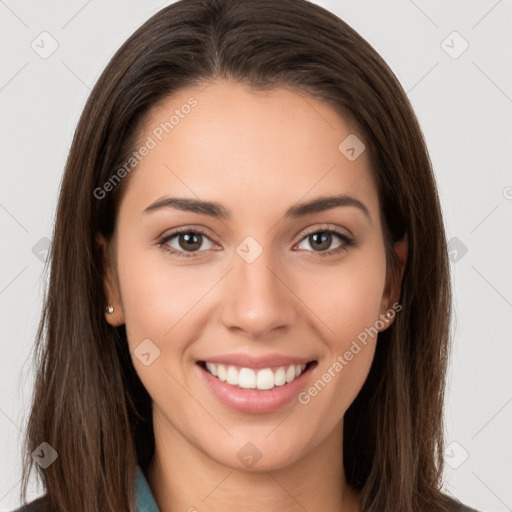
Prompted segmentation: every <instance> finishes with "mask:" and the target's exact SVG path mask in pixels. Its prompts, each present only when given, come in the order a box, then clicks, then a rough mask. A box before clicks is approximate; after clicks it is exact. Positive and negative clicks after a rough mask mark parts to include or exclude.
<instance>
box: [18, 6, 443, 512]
mask: <svg viewBox="0 0 512 512" xmlns="http://www.w3.org/2000/svg"><path fill="white" fill-rule="evenodd" d="M219 77H223V78H228V79H230V80H234V81H236V82H240V83H244V84H246V85H248V86H251V87H254V88H276V87H288V88H291V89H293V90H295V91H298V92H301V93H306V94H310V95H314V96H315V97H317V98H319V99H321V100H323V101H326V102H328V103H329V105H330V106H332V108H334V109H336V111H337V112H339V113H340V114H341V115H342V116H343V117H344V118H345V119H348V120H350V122H351V123H352V124H353V125H354V126H355V127H357V130H358V133H359V134H360V136H361V138H362V139H363V140H364V143H365V145H366V148H367V151H368V152H369V153H368V154H369V155H370V161H371V165H372V171H373V175H374V179H375V183H376V186H377V189H378V194H379V202H380V209H381V217H382V220H383V226H384V235H385V243H386V254H387V258H388V271H389V273H388V274H389V276H391V275H396V272H397V260H396V259H395V258H394V251H393V248H392V247H393V243H394V242H395V241H398V240H401V239H402V238H403V236H404V235H405V234H407V236H408V258H407V264H406V267H405V271H404V274H403V280H402V284H401V289H400V290H399V302H400V304H401V305H402V308H403V309H402V312H401V313H400V314H398V315H397V317H396V318H395V322H394V323H393V324H392V326H391V327H390V328H389V329H388V330H386V331H384V332H382V333H381V334H380V335H379V343H378V344H377V350H376V353H375V358H374V361H373V364H372V367H371V370H370V373H369V376H368V378H367V380H366V382H365V384H364V386H363V388H362V389H361V391H360V393H359V394H358V396H357V398H356V399H355V401H354V402H353V403H352V405H351V406H350V408H349V409H348V411H347V412H346V414H345V421H344V454H343V455H344V465H345V472H346V478H347V481H348V483H349V484H350V485H352V486H354V487H355V488H357V489H358V490H361V491H362V510H363V511H365V512H370V511H375V512H377V511H378V512H391V511H393V512H411V511H422V512H424V511H426V510H429V511H448V510H452V509H453V505H452V504H453V502H452V501H451V500H450V499H449V498H448V497H447V496H446V495H444V494H443V493H442V492H441V484H442V482H441V479H442V472H443V458H442V454H443V448H444V446H443V443H444V439H443V438H444V427H443V402H444V387H445V373H446V369H447V364H448V356H449V348H450V347H449V343H450V338H449V322H450V312H451V291H450V279H449V264H448V258H447V248H446V239H445V232H444V226H443V220H442V215H441V209H440V203H439V198H438V195H437V190H436V185H435V180H434V176H433V172H432V168H431V162H430V160H429V156H428V153H427V149H426V145H425V142H424V139H423V135H422V133H421V130H420V127H419V125H418V122H417V119H416V117H415V115H414V113H413V110H412V108H411V105H410V103H409V101H408V99H407V97H406V94H405V93H404V91H403V89H402V87H401V86H400V84H399V82H398V80H397V79H396V77H395V76H394V74H393V73H392V72H391V70H390V69H389V67H388V66H387V65H386V64H385V62H384V61H383V60H382V58H381V57H380V56H379V55H378V54H377V53H376V51H375V50H374V49H373V48H372V47H371V46H370V45H369V44H368V43H367V42H366V41H365V40H364V39H363V38H362V37H361V36H359V35H358V34H357V33H356V32H355V31H354V30H353V29H352V28H351V27H349V26H348V25H347V24H346V23H345V22H344V21H342V20H341V19H339V18H338V17H336V16H335V15H334V14H332V13H330V12H329V11H327V10H325V9H323V8H321V7H319V6H317V5H314V4H312V3H309V2H307V1H305V0H251V1H237V0H181V1H178V2H176V3H174V4H171V5H169V6H167V7H165V8H164V9H162V10H161V11H160V12H158V13H157V14H155V15H154V16H153V17H152V18H151V19H149V20H148V21H147V22H146V23H145V24H144V25H143V26H142V27H140V28H139V29H138V30H137V31H136V32H135V33H134V34H133V35H132V36H131V37H130V38H129V39H128V40H127V41H126V42H125V43H124V44H123V45H122V47H121V48H120V49H119V50H118V51H117V53H116V54H115V55H114V57H113V58H112V59H111V61H110V63H109V64H108V66H107V67H106V69H105V70H104V72H103V73H102V75H101V76H100V78H99V80H98V82H97V83H96V86H95V87H94V89H93V91H92V93H91V95H90V97H89V99H88V101H87V104H86V106H85V109H84V111H83V114H82V116H81V118H80V121H79V123H78V126H77V129H76V132H75V136H74V139H73V143H72V146H71V150H70V153H69V156H68V160H67V163H66V169H65V173H64V178H63V181H62V185H61V191H60V197H59V203H58V208H57V213H56V219H55V226H54V233H53V240H52V244H51V247H50V252H49V261H50V267H49V269H50V278H49V285H48V288H47V290H46V297H45V303H44V309H43V314H42V318H41V323H40V326H39V329H38V333H37V340H36V343H35V345H34V364H35V365H36V369H37V373H36V382H35V389H34V396H33V404H32V409H31V412H30V417H29V419H28V428H27V436H26V445H25V454H24V461H23V464H24V465H23V483H22V490H21V495H22V499H24V500H25V501H26V498H23V496H26V487H27V482H28V479H29V475H30V473H31V471H32V469H33V465H34V462H33V460H32V457H31V453H32V451H33V450H34V449H35V448H36V447H37V446H39V445H40V443H42V442H47V443H48V444H49V445H51V446H52V447H53V448H54V449H55V450H56V451H57V452H58V459H57V460H56V461H55V462H54V463H53V464H51V465H50V466H49V467H48V468H47V469H42V468H41V467H39V466H36V468H37V472H38V475H39V476H40V478H42V480H43V482H44V486H45V489H46V491H47V501H48V503H50V504H51V506H52V507H53V509H54V510H58V511H69V510H73V511H75V510H81V511H84V512H89V511H90V512H92V511H94V512H97V511H98V510H108V511H111V512H119V511H120V510H129V511H130V512H133V511H134V510H135V502H134V480H135V464H136V463H138V464H139V465H140V466H141V467H142V468H143V469H144V470H145V469H146V468H147V467H148V464H149V462H150V461H151V458H152V455H153V451H154V436H153V426H152V416H151V398H150V396H149V395H148V393H147V392H146V390H145V388H144V387H143V385H142V383H141V381H140V380H139V378H138V376H137V374H136V371H135V369H134V367H133V365H132V361H131V358H130V354H129V349H128V344H127V338H126V332H125V328H124V326H121V327H117V328H113V327H111V326H110V325H109V324H108V323H107V322H106V321H105V318H104V307H105V304H106V296H105V291H104V286H103V270H104V264H103V261H102V257H101V254H100V252H99V250H98V248H97V246H96V242H95V239H96V235H97V233H102V234H103V235H104V236H105V237H106V238H107V239H108V238H109V237H110V236H111V235H112V233H113V229H114V224H115V219H116V214H117V210H118V206H119V202H120V199H121V197H122V193H123V190H124V189H125V188H126V184H127V182H128V181H129V177H126V178H124V179H123V180H122V181H121V183H120V184H119V186H117V187H115V188H114V190H112V191H111V192H108V193H106V194H104V197H98V195H99V194H98V193H96V194H95V191H97V190H98V188H101V187H102V186H103V185H104V184H105V183H106V182H107V181H108V180H109V179H110V178H111V177H112V175H113V173H114V172H115V171H116V169H118V168H119V167H120V166H122V165H123V163H124V162H126V160H127V158H129V155H130V153H131V152H132V151H134V149H135V148H134V146H135V142H136V140H137V136H138V135H137V134H138V130H139V129H140V126H141V121H142V120H143V118H144V116H145V115H146V114H147V113H148V111H149V109H150V108H151V107H152V106H154V105H155V104H156V103H157V102H158V101H160V100H162V99H163V98H165V97H166V96H168V95H170V94H173V93H175V92H177V91H179V90H181V89H183V88H185V87H187V86H191V85H197V84H200V83H207V82H209V81H212V80H215V79H217V78H219ZM340 142H341V141H340ZM133 172H136V169H135V170H134V171H133Z"/></svg>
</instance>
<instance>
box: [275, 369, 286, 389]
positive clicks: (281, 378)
mask: <svg viewBox="0 0 512 512" xmlns="http://www.w3.org/2000/svg"><path fill="white" fill-rule="evenodd" d="M285 383H286V373H285V371H284V368H282V367H281V368H279V370H277V372H276V373H274V386H282V385H283V384H285Z"/></svg>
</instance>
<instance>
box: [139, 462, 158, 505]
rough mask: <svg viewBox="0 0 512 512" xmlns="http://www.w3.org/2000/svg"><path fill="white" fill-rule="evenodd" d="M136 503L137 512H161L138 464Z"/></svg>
mask: <svg viewBox="0 0 512 512" xmlns="http://www.w3.org/2000/svg"><path fill="white" fill-rule="evenodd" d="M135 501H136V502H137V512H160V510H159V509H158V505H157V504H156V501H155V498H154V497H153V493H152V492H151V488H150V487H149V484H148V481H147V480H146V476H145V475H144V472H143V471H142V468H141V467H140V466H139V465H138V464H137V476H136V480H135Z"/></svg>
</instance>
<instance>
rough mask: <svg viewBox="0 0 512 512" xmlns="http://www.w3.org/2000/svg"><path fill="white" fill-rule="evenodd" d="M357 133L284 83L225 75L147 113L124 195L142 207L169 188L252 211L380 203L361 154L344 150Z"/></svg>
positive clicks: (235, 209)
mask: <svg viewBox="0 0 512 512" xmlns="http://www.w3.org/2000/svg"><path fill="white" fill-rule="evenodd" d="M353 137H358V139H360V136H358V135H356V134H355V133H354V131H353V129H352V128H351V126H350V124H349V123H348V122H347V120H345V119H343V118H342V117H341V116H340V115H338V114H337V113H336V112H335V111H334V110H333V109H332V108H331V107H330V106H329V105H328V104H327V103H324V102H322V101H320V100H318V99H315V98H313V97H311V96H308V95H304V94H300V93H297V92H293V91H291V90H289V89H285V88H278V89H272V90H268V91H254V90H249V89H248V88H247V86H245V85H242V84H236V83H233V82H230V81H217V82H213V83H210V84H209V85H207V86H206V88H205V86H204V85H203V86H201V87H192V88H188V89H183V90H181V91H179V92H178V93H176V94H173V95H172V96H169V97H167V98H165V99H164V100H162V101H161V102H159V103H158V104H157V105H156V106H154V107H153V108H152V109H151V111H150V112H149V113H148V115H147V116H146V118H145V119H144V122H143V123H142V125H141V127H140V132H139V138H138V144H137V147H136V148H134V149H135V150H136V151H137V150H138V149H141V148H142V147H143V146H146V147H147V148H149V150H146V151H144V153H145V156H143V157H142V158H140V161H139V162H138V164H137V166H136V167H135V169H134V171H133V175H132V176H131V178H130V183H129V184H128V187H127V191H126V194H125V198H124V199H123V202H124V201H128V202H130V204H131V205H132V206H133V207H136V208H138V209H141V210H143V209H144V208H145V207H146V206H147V205H148V204H149V203H150V202H152V201H154V200H155V199H157V198H158V197H161V196H163V195H165V194H169V195H171V194H172V195H174V196H176V195H181V196H182V197H190V198H195V199H199V198H200V199H203V200H214V201H218V202H221V203H224V204H229V205H230V208H229V209H230V210H231V211H233V212H237V213H238V214H239V216H244V215H246V216H247V217H248V218H250V217H251V216H253V215H254V213H255V211H257V212H258V214H259V215H265V214H268V215H269V216H271V214H277V213H278V212H281V210H282V209H283V207H286V209H288V208H289V206H291V205H293V204H294V203H297V202H298V201H301V200H307V199H311V198H314V197H318V196H325V195H333V194H349V195H352V196H355V197H357V198H358V199H360V200H364V202H365V204H366V205H367V207H368V209H370V210H377V209H378V198H377V192H376V187H375V185H374V181H373V177H372V173H371V169H370V165H369V159H368V156H367V154H366V152H365V151H362V153H361V154H360V155H359V156H358V157H357V158H356V159H355V160H353V159H352V160H351V159H349V158H347V155H346V153H344V150H345V149H346V146H347V144H346V143H344V141H347V140H348V141H349V142H351V141H353ZM355 140H356V141H357V139H355ZM361 142H362V141H361ZM340 144H341V146H340ZM356 144H357V142H356ZM349 145H350V144H349ZM352 146H353V144H352ZM361 147H362V146H361ZM361 147H358V148H356V150H358V151H360V150H361Z"/></svg>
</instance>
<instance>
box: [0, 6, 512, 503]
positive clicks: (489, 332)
mask: <svg viewBox="0 0 512 512" xmlns="http://www.w3.org/2000/svg"><path fill="white" fill-rule="evenodd" d="M167 3H168V2H158V1H156V0H153V1H144V2H143V1H142V0H138V1H135V0H129V1H127V0H124V1H121V0H114V1H112V0H111V1H109V2H108V3H107V2H100V1H98V0H89V1H86V0H85V1H80V2H77V1H69V0H68V1H64V0H56V1H53V2H44V1H36V0H31V1H25V2H20V1H16V0H5V1H2V0H0V23H1V28H0V38H1V48H2V56H1V59H2V62H1V74H0V102H1V107H2V120H3V122H2V125H1V129H2V132H1V145H2V146H1V151H0V157H1V168H2V177H1V179H2V186H1V191H0V223H1V231H0V233H1V275H0V315H1V322H2V323H1V326H2V338H1V343H2V345H1V348H2V351H1V353H2V357H1V365H2V366H1V372H0V379H1V380H0V382H1V384H0V386H1V388H0V389H1V392H0V429H1V433H2V435H1V437H0V453H1V454H2V457H1V458H0V475H1V479H0V510H11V509H13V508H15V507H16V506H18V504H19V502H18V489H19V483H20V475H21V473H20V469H21V468H20V455H19V454H20V441H21V438H22V437H21V436H22V434H23V432H24V427H25V421H26V418H27V414H28V404H29V400H30V396H31V393H32V388H33V374H32V370H31V368H30V367H29V365H28V364H27V363H28V360H27V357H28V355H29V351H30V349H31V345H32V342H33V339H34V334H35V331H36V327H37V322H38V318H39V315H40V308H41V301H42V291H43V284H44V281H43V277H42V268H43V261H44V256H45V249H46V247H47V241H46V240H45V239H47V238H49V237H50V236H51V229H52V221H53V215H54V211H55V206H56V199H57V191H58V187H59V183H60V179H61V176H62V171H63V168H64V163H65V158H66V155H67V152H68V150H69V146H70V143H71V139H72V135H73V132H74V129H75V126H76V123H77V121H78V117H79V115H80V112H81V110H82V108H83V106H84V103H85V100H86V98H87V96H88V94H89V92H90V90H91V88H92V86H93V85H94V83H95V81H96V79H97V78H98V76H99V74H100V72H101V70H102V69H103V68H104V66H105V65H106V63H107V62H108V60H109V58H110V57H111V56H112V54H113V53H114V51H115V50H116V49H117V48H118V47H119V46H120V45H121V44H122V43H123V42H124V40H125V39H126V38H127V37H128V36H129V35H130V34H131V33H132V32H133V31H134V30H135V29H136V28H137V27H138V26H139V25H140V24H141V23H142V22H143V21H144V20H146V19H147V18H148V17H149V16H150V15H152V14H153V13H155V12H156V11H157V10H158V9H159V8H161V7H163V6H164V5H166V4H167ZM318 3H320V4H321V5H322V6H324V7H326V8H328V9H329V10H331V11H333V12H335V13H336V14H337V15H338V16H340V17H341V18H343V19H344V20H345V21H346V22H347V23H348V24H349V25H351V26H352V27H353V28H355V29H356V30H357V31H358V32H359V33H360V34H361V35H362V36H363V37H365V38H366V39H367V40H368V41H369V42H370V44H372V45H373V46H374V48H375V49H376V50H377V51H378V52H379V53H380V54H381V55H382V56H383V57H384V59H385V60H386V61H387V63H388V64H389V66H390V67H391V69H392V70H393V71H394V72H395V74H396V75H397V77H398V78H399V80H400V81H401V83H402V85H403V87H404V89H405V90H406V91H407V93H408V95H409V97H410V99H411V102H412V104H413V107H414V108H415V111H416V113H417V115H418V118H419V120H420V123H421V125H422V128H423V131H424V134H425V137H426V140H427V144H428V146H429V149H430V154H431V159H432V162H433V165H434V169H435V172H436V176H437V180H438V185H439V191H440V195H441V201H442V204H443V211H444V215H445V223H446V228H447V233H448V238H449V239H450V245H451V248H452V249H453V251H452V270H453V284H454V288H455V307H456V311H457V314H456V318H455V321H454V324H453V336H454V351H453V354H452V364H451V367H450V373H449V376H448V389H447V403H446V405H447V407H446V440H447V450H446V452H445V460H446V462H447V466H446V472H445V484H444V487H445V490H446V491H447V492H449V493H452V494H453V495H454V496H456V497H458V498H459V499H460V500H461V501H463V502H465V503H467V504H469V505H471V506H472V507H475V508H478V509H480V510H481V511H482V512H487V511H489V512H491V511H505V510H512V485H511V482H512V457H511V454H512V441H511V436H510V431H511V424H512V386H511V380H512V377H511V372H510V362H511V361H512V358H511V355H512V354H511V352H512V350H511V343H510V340H511V331H512V326H511V322H510V318H511V309H512V288H511V286H510V284H511V273H512V266H511V265H510V262H511V261H512V258H511V253H512V250H511V249H512V243H511V237H510V233H511V229H510V228H511V225H510V224H511V222H510V221H511V218H512V217H511V211H512V174H511V172H510V168H511V167H510V164H511V159H512V158H511V157H512V155H511V152H510V148H511V147H512V144H511V140H510V139H511V134H512V131H511V125H510V119H511V117H510V113H511V109H512V83H511V81H512V73H511V71H512V70H511V68H512V58H511V57H512V56H511V53H512V52H511V50H512V41H511V39H512V36H511V33H512V32H511V30H510V21H511V11H512V9H511V1H510V0H499V1H496V0H482V1H475V0H473V1H467V0H465V1H463V0H460V1H452V2H446V1H441V0H438V1H430V2H427V1H426V0H421V1H420V0H416V1H412V0H392V1H386V2H371V1H368V0H365V1H359V2H355V1H348V0H346V1H345V0H343V1H342V0H337V1H335V0H331V1H324V2H318ZM45 31H46V32H48V33H49V34H50V35H49V36H48V35H42V36H40V34H41V33H42V32H45ZM454 31H456V32H458V34H460V35H457V34H453V32H454ZM54 41H55V42H54ZM52 44H53V45H55V44H58V47H57V49H56V50H55V51H54V53H52V54H51V55H49V56H48V55H44V54H43V55H42V56H41V54H42V53H43V52H45V51H46V52H49V51H50V50H51V49H52ZM466 44H468V45H469V46H468V48H467V49H466V50H465V51H464V52H463V53H461V52H462V50H464V48H465V46H466ZM31 45H32V46H31ZM43 57H46V58H43ZM506 263H508V264H506ZM34 484H35V482H34ZM42 492H43V490H42V489H41V488H38V487H36V486H35V485H33V486H32V494H31V496H32V498H35V497H36V496H38V495H39V494H41V493H42Z"/></svg>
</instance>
